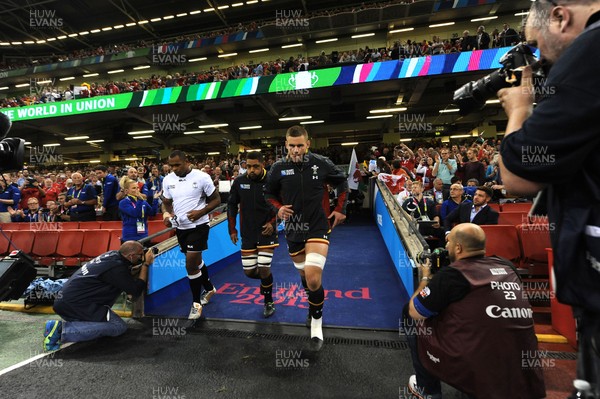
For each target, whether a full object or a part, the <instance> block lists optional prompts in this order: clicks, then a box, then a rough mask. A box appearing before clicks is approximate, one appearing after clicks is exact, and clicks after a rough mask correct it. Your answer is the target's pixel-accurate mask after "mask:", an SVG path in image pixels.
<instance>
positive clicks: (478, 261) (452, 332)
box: [404, 223, 546, 399]
mask: <svg viewBox="0 0 600 399" xmlns="http://www.w3.org/2000/svg"><path fill="white" fill-rule="evenodd" d="M446 249H447V250H448V255H449V258H450V261H451V262H452V263H451V264H450V265H449V266H447V267H442V268H441V269H440V271H438V272H437V273H436V274H435V275H433V277H431V271H430V270H429V267H427V266H425V267H423V278H422V281H421V282H420V285H419V287H418V289H417V291H416V292H415V293H414V295H413V296H412V298H411V300H410V301H409V303H408V304H407V306H405V308H404V331H405V332H406V336H407V341H408V344H409V347H410V349H411V357H412V361H413V366H414V368H415V372H416V377H415V376H412V377H411V378H410V380H409V388H410V389H411V391H412V392H413V393H414V394H415V395H417V396H418V397H428V398H441V386H440V380H441V381H444V382H445V383H447V384H449V385H451V386H453V387H455V388H456V389H458V390H460V391H462V392H463V393H465V394H467V395H469V397H473V398H486V399H495V398H497V399H506V398H511V399H513V398H514V399H517V398H521V399H535V398H544V397H545V396H546V395H545V386H544V379H543V373H542V365H543V359H540V358H539V355H538V351H537V347H538V346H537V338H536V336H535V333H534V330H533V312H532V310H531V306H530V305H529V301H528V299H527V298H526V296H525V295H524V293H523V287H522V284H521V281H520V279H519V276H518V275H517V273H516V272H515V269H514V266H513V265H512V264H511V263H510V262H509V261H507V260H505V259H501V258H498V257H495V256H493V257H485V256H484V255H485V233H484V232H483V230H482V229H481V227H479V226H478V225H475V224H472V223H463V224H459V225H457V226H456V227H454V229H452V231H451V232H450V234H449V235H448V242H447V244H446ZM428 263H429V261H428ZM407 326H408V328H407Z"/></svg>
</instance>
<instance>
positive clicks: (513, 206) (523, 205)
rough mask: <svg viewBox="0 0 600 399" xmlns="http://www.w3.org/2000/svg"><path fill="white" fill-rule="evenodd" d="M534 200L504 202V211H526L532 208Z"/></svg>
mask: <svg viewBox="0 0 600 399" xmlns="http://www.w3.org/2000/svg"><path fill="white" fill-rule="evenodd" d="M532 205H533V203H532V202H517V203H512V202H507V203H504V204H502V212H526V213H529V211H530V210H531V206H532Z"/></svg>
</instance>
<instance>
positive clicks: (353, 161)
mask: <svg viewBox="0 0 600 399" xmlns="http://www.w3.org/2000/svg"><path fill="white" fill-rule="evenodd" d="M361 179H362V175H361V174H360V170H359V169H358V158H357V157H356V150H355V149H354V148H353V149H352V157H350V165H349V167H348V187H349V188H350V190H358V183H360V180H361Z"/></svg>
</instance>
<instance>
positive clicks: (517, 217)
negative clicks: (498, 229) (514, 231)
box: [498, 212, 529, 226]
mask: <svg viewBox="0 0 600 399" xmlns="http://www.w3.org/2000/svg"><path fill="white" fill-rule="evenodd" d="M528 221H529V218H528V217H527V213H526V212H500V213H499V214H498V224H512V225H513V226H518V225H520V224H523V223H527V222H528Z"/></svg>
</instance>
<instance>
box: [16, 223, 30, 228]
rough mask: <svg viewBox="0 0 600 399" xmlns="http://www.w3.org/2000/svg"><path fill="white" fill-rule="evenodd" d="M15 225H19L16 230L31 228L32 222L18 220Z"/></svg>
mask: <svg viewBox="0 0 600 399" xmlns="http://www.w3.org/2000/svg"><path fill="white" fill-rule="evenodd" d="M15 225H16V226H17V229H16V230H31V223H30V222H17V223H15Z"/></svg>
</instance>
